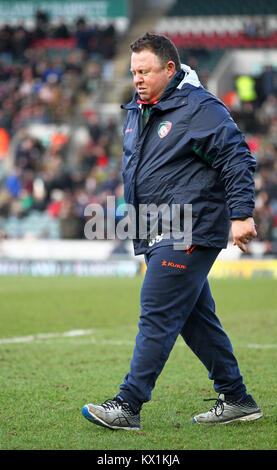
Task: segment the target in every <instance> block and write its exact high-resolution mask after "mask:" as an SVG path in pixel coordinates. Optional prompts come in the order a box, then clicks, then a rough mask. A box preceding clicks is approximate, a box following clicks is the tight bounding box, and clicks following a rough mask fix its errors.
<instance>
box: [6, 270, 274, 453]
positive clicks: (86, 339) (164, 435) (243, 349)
mask: <svg viewBox="0 0 277 470" xmlns="http://www.w3.org/2000/svg"><path fill="white" fill-rule="evenodd" d="M141 283H142V277H140V276H139V277H136V278H124V279H123V278H120V279H119V278H112V279H111V278H99V279H94V278H73V277H58V278H33V277H7V278H4V277H2V278H1V282H0V299H1V311H0V366H1V373H0V380H1V406H0V421H1V422H0V448H1V449H2V450H16V449H18V450H20V449H24V450H54V449H56V450H66V449H67V450H85V449H86V450H93V449H94V450H100V449H101V450H105V449H107V450H115V449H116V450H123V449H124V450H134V449H136V450H143V449H149V450H151V449H152V450H163V449H167V450H254V449H255V450H262V449H264V450H270V449H271V450H273V449H274V450H276V448H277V433H276V420H277V404H276V359H277V343H276V338H277V322H276V315H277V313H276V305H277V302H276V300H277V289H276V281H274V280H270V279H265V280H258V279H257V280H214V281H211V287H212V290H213V294H214V298H215V301H216V305H217V314H218V316H219V317H220V319H221V321H222V324H223V326H224V328H225V330H226V331H227V333H228V334H229V336H230V338H231V340H232V343H233V346H234V350H235V354H236V356H237V358H238V360H239V364H240V369H241V372H242V374H243V376H244V380H245V383H246V385H247V387H248V391H249V393H251V394H253V396H254V398H255V399H256V401H257V402H258V404H259V406H260V407H261V409H262V410H263V413H264V417H263V418H262V419H261V420H259V421H256V422H251V423H232V424H228V425H218V426H205V425H204V426H203V425H202V426H201V425H198V424H195V423H193V422H192V417H193V416H194V415H195V414H197V413H199V412H201V411H206V410H207V409H208V407H209V403H208V405H207V403H205V402H203V398H210V397H215V396H216V394H215V392H214V391H213V387H212V383H211V382H210V380H209V379H208V377H207V371H206V369H205V368H204V367H203V366H202V364H201V363H199V361H198V359H197V358H196V357H195V356H194V355H193V354H192V352H191V351H190V350H189V349H188V348H187V346H186V345H185V344H184V343H183V342H182V340H181V339H178V341H177V343H176V345H175V347H174V349H173V351H172V353H171V355H170V358H169V360H168V362H167V364H166V366H165V368H164V370H163V372H162V374H161V376H160V377H159V379H158V381H157V384H156V388H155V390H154V391H153V395H152V400H151V402H149V403H147V404H145V405H144V407H143V410H142V415H141V420H142V429H141V430H140V431H134V432H126V431H125V432H124V431H110V430H107V429H104V428H101V427H98V426H95V425H93V424H91V423H89V422H88V421H86V420H85V419H84V418H83V417H82V415H81V409H82V406H83V404H85V403H88V402H95V403H98V402H103V401H104V400H105V399H108V398H111V397H113V396H114V394H115V393H116V392H117V391H118V385H119V384H120V383H121V381H122V379H123V377H124V375H125V374H126V372H128V370H129V363H130V359H131V356H132V351H133V347H134V340H135V336H136V333H137V322H138V316H139V293H140V286H141ZM211 406H212V403H211Z"/></svg>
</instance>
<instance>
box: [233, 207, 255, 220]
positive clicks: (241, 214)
mask: <svg viewBox="0 0 277 470" xmlns="http://www.w3.org/2000/svg"><path fill="white" fill-rule="evenodd" d="M248 217H253V210H252V209H248V210H246V209H241V210H240V209H233V210H232V211H231V215H230V219H231V220H235V219H240V220H244V219H247V218H248Z"/></svg>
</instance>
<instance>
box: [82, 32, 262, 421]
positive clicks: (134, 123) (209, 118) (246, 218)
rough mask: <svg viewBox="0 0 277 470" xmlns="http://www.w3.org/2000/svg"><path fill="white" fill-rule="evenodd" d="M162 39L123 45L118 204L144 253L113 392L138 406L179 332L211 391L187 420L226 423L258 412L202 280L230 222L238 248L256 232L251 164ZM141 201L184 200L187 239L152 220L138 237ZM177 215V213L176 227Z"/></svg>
mask: <svg viewBox="0 0 277 470" xmlns="http://www.w3.org/2000/svg"><path fill="white" fill-rule="evenodd" d="M168 44H169V42H168V40H167V39H165V38H164V39H163V38H161V37H157V36H152V35H148V34H147V35H146V36H145V37H143V38H140V39H139V40H137V41H136V42H135V43H134V44H133V45H131V48H132V57H131V71H132V73H133V79H134V85H135V87H136V93H135V95H134V97H133V99H132V101H131V102H130V103H129V104H127V105H125V106H123V108H124V109H125V110H127V117H126V121H125V124H124V129H123V131H124V154H123V164H122V174H123V180H124V188H125V201H126V203H127V204H130V205H132V206H134V207H135V209H136V211H135V214H136V219H134V222H136V223H135V228H136V238H135V240H134V249H135V253H136V254H144V255H145V259H146V264H147V271H146V275H145V279H144V282H143V286H142V290H141V315H140V321H139V332H138V335H137V338H136V345H135V349H134V353H133V358H132V361H131V366H130V371H129V372H128V374H127V375H126V377H125V378H124V381H123V383H122V384H121V385H120V391H119V394H118V396H117V399H121V400H124V402H126V403H128V404H129V405H130V407H131V409H132V410H133V411H134V412H136V413H137V414H138V413H139V410H140V408H141V406H142V404H143V403H144V402H147V401H149V400H150V398H151V391H152V390H153V387H154V385H155V382H156V379H157V378H158V376H159V374H160V372H161V370H162V368H163V366H164V365H165V362H166V360H167V358H168V356H169V354H170V351H171V349H172V347H173V345H174V343H175V341H176V339H177V337H178V335H179V334H181V335H182V337H183V338H184V340H185V342H186V343H187V345H188V346H189V347H190V348H191V349H192V351H193V352H194V353H195V354H196V355H197V356H198V357H199V359H200V360H201V361H202V363H203V364H204V365H205V366H206V368H207V369H208V372H209V378H210V379H212V380H213V382H214V389H215V391H216V392H217V393H219V394H220V395H219V396H220V399H219V401H218V402H217V403H216V406H215V407H214V408H213V411H211V410H210V411H209V412H208V413H205V414H203V415H200V418H199V417H195V421H198V422H217V420H218V416H219V415H220V416H221V417H220V420H222V421H225V422H226V421H230V420H231V421H232V420H233V419H238V412H237V409H238V408H240V409H241V406H240V407H239V406H236V405H237V404H238V403H240V404H241V403H248V405H249V408H247V406H248V405H247V406H246V408H245V409H244V411H243V413H244V416H245V415H247V419H256V418H257V417H260V416H261V412H260V410H259V409H258V407H257V405H256V403H255V402H254V400H252V397H251V396H250V395H247V393H246V387H245V385H244V382H243V378H242V375H241V374H240V371H239V367H238V364H237V360H236V358H235V357H234V354H233V350H232V346H231V343H230V340H229V339H228V337H227V335H226V333H225V332H224V331H223V329H222V326H221V324H220V322H219V320H218V318H217V317H216V315H215V305H214V301H213V298H212V295H211V292H210V288H209V283H208V280H207V275H208V273H209V271H210V269H211V267H212V265H213V263H214V261H215V259H216V257H217V256H218V254H219V252H220V250H221V249H222V248H225V247H226V245H227V242H228V235H229V230H230V220H231V231H232V235H233V240H234V244H235V245H237V246H238V247H239V248H240V249H242V250H243V251H245V249H246V248H245V244H247V243H248V241H250V240H251V239H252V238H254V237H255V236H256V231H255V225H254V221H253V218H252V216H253V210H254V183H253V173H254V170H255V166H256V164H255V160H254V158H253V157H252V156H251V154H250V151H249V147H248V145H247V143H246V142H245V139H244V136H243V134H242V133H241V132H240V130H239V129H238V127H237V126H236V124H235V123H234V121H233V119H232V118H231V117H230V113H229V111H228V109H227V108H226V107H225V105H224V104H223V103H222V102H220V101H219V100H218V99H217V98H215V97H214V96H213V95H212V94H210V93H209V92H208V91H207V90H205V89H204V88H203V87H202V86H201V84H200V83H199V81H198V78H197V75H196V73H195V72H194V71H192V70H191V69H190V67H187V66H181V64H180V62H179V56H178V54H177V51H176V54H175V55H174V51H172V48H171V50H170V53H169V54H168V51H167V48H168ZM172 46H173V45H172ZM170 47H171V46H169V49H170ZM173 47H174V46H173ZM167 54H168V55H167ZM170 54H171V55H170ZM161 64H162V65H161ZM141 204H144V205H149V204H155V205H156V206H157V207H158V206H161V205H162V204H166V205H169V206H172V204H180V205H181V206H183V205H191V207H192V214H191V215H192V237H191V240H190V243H187V240H183V242H184V245H183V248H182V249H176V240H175V239H174V236H173V234H171V233H170V234H168V233H167V234H165V233H163V232H162V231H161V230H159V224H157V225H156V229H157V230H156V233H153V232H152V233H151V232H149V233H148V234H146V236H144V237H141V236H139V224H140V222H141V220H140V218H139V216H138V214H139V206H140V205H141ZM181 215H182V213H181ZM185 221H186V220H185V218H184V219H183V220H181V222H182V223H183V227H182V228H183V229H184V228H185V227H184V225H185ZM179 241H180V240H179ZM234 314H235V312H234ZM238 321H239V319H238ZM180 374H186V371H180ZM245 400H246V401H245ZM247 400H248V401H247ZM111 403H112V404H113V403H114V402H111ZM233 403H235V407H234V406H233V405H232V404H233ZM91 406H92V414H94V413H95V414H96V415H97V413H98V411H97V410H96V412H95V409H94V408H93V407H94V405H91ZM109 406H113V405H109ZM218 406H220V410H221V411H220V413H219V412H218ZM223 408H224V412H223V411H222V410H223ZM226 413H227V414H226ZM239 413H241V411H240V412H239ZM258 414H259V416H258ZM254 415H255V417H254ZM103 416H104V417H103ZM249 416H251V417H249ZM101 419H102V424H103V422H105V423H107V422H109V420H110V422H111V419H110V418H109V417H108V415H107V410H105V414H104V415H101ZM116 419H117V418H116ZM118 419H119V420H120V417H119V418H118ZM243 419H246V418H243ZM98 424H99V423H98ZM110 427H112V426H110ZM119 427H120V426H119Z"/></svg>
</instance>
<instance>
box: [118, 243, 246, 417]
mask: <svg viewBox="0 0 277 470" xmlns="http://www.w3.org/2000/svg"><path fill="white" fill-rule="evenodd" d="M219 252H220V250H219V249H217V248H205V247H198V246H197V247H192V248H191V249H190V250H188V251H187V250H182V251H181V250H174V248H173V246H160V247H157V248H155V249H153V250H152V251H151V252H150V253H149V254H148V255H147V256H146V257H145V258H146V264H147V270H146V274H145V278H144V282H143V285H142V289H141V315H140V320H139V332H138V334H137V337H136V344H135V348H134V352H133V358H132V360H131V365H130V371H129V372H128V374H127V375H126V376H125V378H124V381H123V383H122V384H121V385H120V392H119V395H120V396H121V397H122V398H123V399H124V400H126V401H128V402H129V403H130V405H131V406H132V407H133V408H134V409H138V408H140V407H141V406H142V404H143V403H144V402H147V401H149V400H150V399H151V392H152V390H153V388H154V386H155V383H156V380H157V378H158V376H159V374H160V373H161V371H162V369H163V367H164V365H165V363H166V361H167V359H168V357H169V354H170V352H171V350H172V348H173V346H174V344H175V342H176V339H177V337H178V335H179V334H180V335H181V336H182V337H183V339H184V341H185V342H186V344H187V345H188V346H189V347H190V348H191V350H192V351H193V352H194V353H195V354H196V356H197V357H198V358H199V359H200V360H201V361H202V363H203V364H204V365H205V367H206V368H207V370H208V372H209V378H210V379H211V380H213V382H214V389H215V391H216V392H217V393H225V394H226V395H231V396H232V397H234V398H240V397H241V396H243V395H244V393H245V391H246V387H245V385H244V384H243V378H242V375H241V374H240V371H239V367H238V363H237V360H236V358H235V356H234V354H233V348H232V345H231V342H230V340H229V338H228V336H227V335H226V333H225V332H224V330H223V328H222V326H221V324H220V321H219V319H218V318H217V316H216V314H215V303H214V300H213V297H212V294H211V291H210V286H209V283H208V280H207V275H208V273H209V271H210V269H211V267H212V265H213V263H214V261H215V259H216V257H217V256H218V254H219Z"/></svg>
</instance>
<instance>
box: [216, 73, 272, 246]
mask: <svg viewBox="0 0 277 470" xmlns="http://www.w3.org/2000/svg"><path fill="white" fill-rule="evenodd" d="M222 99H223V101H224V102H225V104H226V105H227V106H228V107H229V109H230V110H231V113H232V116H233V118H234V120H235V121H236V123H237V124H238V126H239V127H240V129H241V130H242V131H243V132H244V134H245V136H246V140H247V142H248V144H249V147H250V149H251V152H252V154H253V155H254V157H255V158H256V160H257V170H256V174H255V187H256V209H255V222H256V226H257V233H258V240H260V241H262V242H263V243H264V247H265V254H268V255H272V254H273V255H276V254H277V70H276V69H274V68H273V67H272V66H271V65H267V66H265V67H264V69H263V71H262V73H261V74H259V75H258V76H255V77H253V76H247V75H243V76H239V77H235V80H234V88H233V89H232V90H230V91H229V92H228V93H227V94H226V95H225V96H224V97H222Z"/></svg>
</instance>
